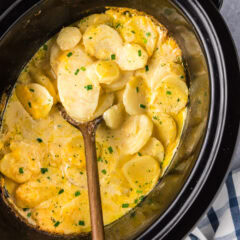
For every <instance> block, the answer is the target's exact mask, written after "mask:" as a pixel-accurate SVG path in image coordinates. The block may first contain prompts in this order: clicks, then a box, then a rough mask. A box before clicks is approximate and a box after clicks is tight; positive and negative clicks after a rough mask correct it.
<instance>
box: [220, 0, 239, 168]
mask: <svg viewBox="0 0 240 240" xmlns="http://www.w3.org/2000/svg"><path fill="white" fill-rule="evenodd" d="M221 13H222V15H223V17H224V19H225V21H226V23H227V25H228V27H229V30H230V32H231V34H232V36H233V39H234V41H235V44H236V48H237V50H238V53H239V54H240V24H239V19H240V0H224V1H223V6H222V9H221ZM239 81H240V79H239ZM239 91H240V89H239ZM236 104H238V103H236ZM239 133H240V132H239ZM236 168H240V134H239V136H238V141H237V144H236V147H235V153H234V155H233V163H232V169H236Z"/></svg>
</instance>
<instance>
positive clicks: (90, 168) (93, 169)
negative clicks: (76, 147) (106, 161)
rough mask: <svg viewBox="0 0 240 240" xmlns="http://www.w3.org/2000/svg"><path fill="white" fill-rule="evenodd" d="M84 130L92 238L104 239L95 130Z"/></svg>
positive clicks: (95, 239) (94, 239)
mask: <svg viewBox="0 0 240 240" xmlns="http://www.w3.org/2000/svg"><path fill="white" fill-rule="evenodd" d="M86 130H87V131H84V132H83V137H84V144H85V155H86V165H87V180H88V196H89V202H90V213H91V225H92V239H93V240H104V225H103V215H102V205H101V195H100V185H99V177H98V165H97V154H96V144H95V131H94V130H93V129H91V130H90V131H88V130H89V129H86Z"/></svg>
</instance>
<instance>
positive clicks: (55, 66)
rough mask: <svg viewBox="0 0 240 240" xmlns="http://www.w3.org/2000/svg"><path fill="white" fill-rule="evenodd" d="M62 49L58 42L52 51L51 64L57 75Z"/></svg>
mask: <svg viewBox="0 0 240 240" xmlns="http://www.w3.org/2000/svg"><path fill="white" fill-rule="evenodd" d="M61 54H62V51H61V49H60V47H59V46H58V45H57V43H55V44H53V45H52V47H51V51H50V65H51V67H52V70H53V72H54V74H55V75H57V71H58V65H59V57H60V56H61Z"/></svg>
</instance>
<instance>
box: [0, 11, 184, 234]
mask: <svg viewBox="0 0 240 240" xmlns="http://www.w3.org/2000/svg"><path fill="white" fill-rule="evenodd" d="M181 54H182V53H181V50H180V49H179V47H178V45H177V44H176V42H175V41H174V39H173V38H171V37H169V36H168V34H167V30H166V29H165V28H164V27H163V26H162V25H160V24H157V23H156V22H155V21H154V20H152V19H151V18H150V17H148V16H146V15H143V14H142V13H139V12H136V11H134V10H129V9H128V10H126V9H109V10H108V11H106V13H104V14H94V15H91V16H89V17H87V18H84V19H82V20H81V21H79V22H77V23H75V24H73V25H72V26H71V27H70V28H68V27H67V28H64V29H63V30H62V31H61V32H60V33H59V34H58V35H57V36H55V37H53V38H52V39H51V40H49V41H48V42H47V43H46V44H44V45H43V46H42V47H41V48H40V49H39V51H38V52H37V53H36V54H35V56H34V57H33V59H32V60H31V61H30V62H29V64H28V65H27V66H26V68H25V69H24V70H23V72H22V73H21V75H20V76H19V79H18V82H17V84H16V88H15V89H14V91H13V93H12V96H11V98H10V100H9V102H8V105H7V108H6V112H5V114H4V119H3V127H2V135H1V153H2V159H1V160H0V171H1V172H2V174H3V175H4V180H5V186H6V188H7V190H8V192H9V194H10V196H11V200H12V201H13V202H14V204H15V205H16V208H17V209H18V211H19V213H20V214H21V215H23V216H24V217H26V219H28V220H29V222H30V223H32V224H34V225H37V226H38V227H39V228H40V229H42V230H44V231H50V232H55V233H64V234H70V233H80V232H88V231H90V215H89V206H88V195H87V178H86V169H85V167H86V162H85V155H84V143H83V138H82V135H81V133H80V132H79V131H78V130H77V129H75V128H74V127H72V126H71V125H70V124H68V123H67V122H66V121H65V120H64V119H63V118H62V117H61V115H60V113H59V111H58V109H57V107H56V105H55V104H56V103H57V102H58V101H61V102H62V103H63V105H64V107H65V108H66V110H67V111H68V113H69V114H70V115H71V116H72V117H74V118H75V119H76V120H78V121H87V120H91V119H94V118H95V117H97V116H99V115H102V114H103V116H104V122H103V123H102V124H101V125H100V126H99V128H98V130H97V134H96V146H97V155H98V167H99V177H100V185H101V197H102V205H103V216H104V224H109V223H111V222H113V221H115V220H117V219H119V218H120V217H121V216H123V215H124V214H126V213H127V212H128V211H130V209H131V208H133V207H135V206H136V205H137V204H139V203H140V202H141V201H142V200H143V198H144V196H146V195H147V194H148V193H149V192H150V191H151V190H152V189H153V188H154V186H155V185H156V184H157V182H158V181H159V179H160V177H161V176H162V175H163V173H164V171H165V170H166V168H167V167H168V165H169V163H170V161H171V159H172V157H173V155H174V153H175V151H176V148H177V146H178V144H179V140H180V137H181V133H182V129H183V126H184V121H185V117H186V113H187V108H186V103H187V99H188V89H187V86H186V83H185V82H186V75H185V72H184V67H183V64H182V60H181V59H182V56H181ZM73 92H74V94H73ZM76 101H77V103H78V104H76ZM163 197H164V196H163Z"/></svg>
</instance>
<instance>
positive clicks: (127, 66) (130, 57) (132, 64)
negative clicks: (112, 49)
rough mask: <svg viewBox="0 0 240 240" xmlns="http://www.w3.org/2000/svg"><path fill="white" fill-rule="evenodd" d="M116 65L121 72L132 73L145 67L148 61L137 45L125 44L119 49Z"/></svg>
mask: <svg viewBox="0 0 240 240" xmlns="http://www.w3.org/2000/svg"><path fill="white" fill-rule="evenodd" d="M118 55H119V56H118V58H117V63H118V65H119V67H120V68H121V69H122V70H123V71H134V70H137V69H140V68H143V67H145V65H146V64H147V61H148V55H147V53H146V51H145V50H144V49H143V48H142V47H141V46H140V45H138V44H130V43H127V44H125V45H124V46H123V47H122V48H121V49H119V54H118Z"/></svg>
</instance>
